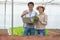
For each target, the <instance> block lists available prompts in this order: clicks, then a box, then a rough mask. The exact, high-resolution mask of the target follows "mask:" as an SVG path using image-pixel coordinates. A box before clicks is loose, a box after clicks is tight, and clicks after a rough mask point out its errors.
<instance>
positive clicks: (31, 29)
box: [24, 25, 35, 36]
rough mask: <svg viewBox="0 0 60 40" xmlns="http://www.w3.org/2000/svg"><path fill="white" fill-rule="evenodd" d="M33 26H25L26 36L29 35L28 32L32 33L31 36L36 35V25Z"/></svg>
mask: <svg viewBox="0 0 60 40" xmlns="http://www.w3.org/2000/svg"><path fill="white" fill-rule="evenodd" d="M31 27H32V28H29V26H26V27H24V35H25V36H28V33H30V35H31V36H33V35H34V33H35V29H34V26H33V25H32V26H31Z"/></svg>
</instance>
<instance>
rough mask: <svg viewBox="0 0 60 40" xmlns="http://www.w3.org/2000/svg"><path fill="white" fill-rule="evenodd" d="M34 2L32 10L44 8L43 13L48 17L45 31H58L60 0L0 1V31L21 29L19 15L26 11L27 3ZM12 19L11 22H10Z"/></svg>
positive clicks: (21, 23) (59, 26)
mask: <svg viewBox="0 0 60 40" xmlns="http://www.w3.org/2000/svg"><path fill="white" fill-rule="evenodd" d="M30 1H32V2H34V3H35V6H34V10H36V7H37V6H39V5H43V6H44V7H45V13H46V14H47V15H48V24H47V26H46V29H60V0H13V16H12V0H0V29H9V28H11V27H12V24H13V27H23V22H22V19H21V14H22V12H23V11H24V10H26V9H28V6H27V3H28V2H30ZM12 17H13V20H12Z"/></svg>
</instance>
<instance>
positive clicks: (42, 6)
mask: <svg viewBox="0 0 60 40" xmlns="http://www.w3.org/2000/svg"><path fill="white" fill-rule="evenodd" d="M39 8H42V9H43V12H44V10H45V7H43V6H38V7H37V10H38V9H39Z"/></svg>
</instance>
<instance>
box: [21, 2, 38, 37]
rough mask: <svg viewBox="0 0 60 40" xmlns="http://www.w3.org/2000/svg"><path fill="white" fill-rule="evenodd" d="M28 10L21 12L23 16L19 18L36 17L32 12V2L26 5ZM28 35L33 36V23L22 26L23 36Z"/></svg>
mask: <svg viewBox="0 0 60 40" xmlns="http://www.w3.org/2000/svg"><path fill="white" fill-rule="evenodd" d="M28 8H29V9H28V10H25V11H24V12H23V14H22V15H21V17H26V16H29V17H34V16H36V15H37V13H36V12H35V11H34V10H33V8H34V3H33V2H29V3H28ZM28 33H30V35H34V33H35V29H34V24H33V23H25V25H24V35H25V36H27V35H28Z"/></svg>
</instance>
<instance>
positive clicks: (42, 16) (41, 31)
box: [35, 6, 47, 36]
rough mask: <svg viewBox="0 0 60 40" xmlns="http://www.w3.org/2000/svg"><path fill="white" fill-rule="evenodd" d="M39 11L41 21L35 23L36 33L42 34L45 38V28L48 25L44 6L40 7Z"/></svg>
mask: <svg viewBox="0 0 60 40" xmlns="http://www.w3.org/2000/svg"><path fill="white" fill-rule="evenodd" d="M37 10H38V12H39V15H38V18H39V21H38V22H36V23H35V26H36V33H37V35H40V34H42V35H43V36H45V35H46V33H45V26H46V25H47V15H46V14H45V13H44V10H45V8H44V7H43V6H38V7H37Z"/></svg>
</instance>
